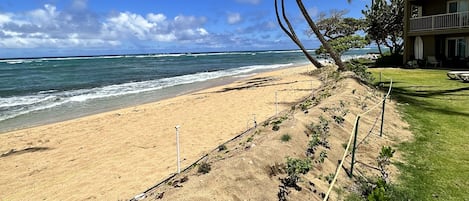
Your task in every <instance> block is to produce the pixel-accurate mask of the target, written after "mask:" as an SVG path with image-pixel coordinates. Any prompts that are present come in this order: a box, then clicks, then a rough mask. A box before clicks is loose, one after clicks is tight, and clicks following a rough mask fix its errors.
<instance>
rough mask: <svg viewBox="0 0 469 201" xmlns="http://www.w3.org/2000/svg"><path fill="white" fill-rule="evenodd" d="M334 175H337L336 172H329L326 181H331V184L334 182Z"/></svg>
mask: <svg viewBox="0 0 469 201" xmlns="http://www.w3.org/2000/svg"><path fill="white" fill-rule="evenodd" d="M334 177H335V174H334V173H330V174H328V175H327V176H326V181H327V183H329V184H330V183H332V180H333V179H334Z"/></svg>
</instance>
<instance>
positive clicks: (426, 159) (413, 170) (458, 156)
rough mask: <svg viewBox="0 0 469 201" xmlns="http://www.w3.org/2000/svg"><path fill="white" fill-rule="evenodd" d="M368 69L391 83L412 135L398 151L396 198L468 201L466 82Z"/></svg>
mask: <svg viewBox="0 0 469 201" xmlns="http://www.w3.org/2000/svg"><path fill="white" fill-rule="evenodd" d="M369 70H370V71H371V72H372V73H373V75H374V76H375V78H378V79H379V73H380V72H382V73H383V77H389V78H393V80H394V85H393V90H392V95H391V96H392V97H393V98H397V99H398V102H399V104H400V110H401V111H402V113H403V114H404V118H405V120H406V121H407V122H408V123H409V124H410V129H411V131H412V133H413V134H414V136H415V141H413V142H408V143H403V144H402V145H400V147H399V149H398V151H400V152H402V153H403V154H404V156H405V160H406V162H405V163H404V164H398V166H399V169H400V170H401V172H402V175H401V177H400V180H399V183H400V184H399V185H397V189H398V190H397V191H398V192H399V194H401V197H399V198H395V199H398V200H407V199H409V198H410V199H412V200H469V83H462V82H460V81H455V80H449V79H448V78H447V77H446V72H447V71H445V70H415V69H412V70H408V69H369ZM383 81H384V79H383ZM387 84H388V83H387ZM387 84H386V86H388V85H387Z"/></svg>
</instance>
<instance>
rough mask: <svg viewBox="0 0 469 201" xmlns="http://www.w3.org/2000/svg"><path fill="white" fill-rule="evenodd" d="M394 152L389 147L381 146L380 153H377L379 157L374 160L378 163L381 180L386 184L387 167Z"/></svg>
mask: <svg viewBox="0 0 469 201" xmlns="http://www.w3.org/2000/svg"><path fill="white" fill-rule="evenodd" d="M394 152H396V151H395V150H393V149H392V148H391V147H389V146H383V147H381V152H379V156H378V158H377V159H376V161H377V162H378V168H379V170H380V172H381V179H382V180H383V181H384V182H385V183H387V182H388V177H389V173H388V172H387V166H388V165H389V164H391V158H392V157H393V155H394Z"/></svg>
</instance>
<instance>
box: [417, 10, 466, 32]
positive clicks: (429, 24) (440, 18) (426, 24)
mask: <svg viewBox="0 0 469 201" xmlns="http://www.w3.org/2000/svg"><path fill="white" fill-rule="evenodd" d="M409 25H410V27H409V28H410V29H409V31H410V32H417V31H433V30H443V29H457V28H469V11H465V12H457V13H447V14H440V15H431V16H424V17H416V18H411V19H410V23H409Z"/></svg>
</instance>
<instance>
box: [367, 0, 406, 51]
mask: <svg viewBox="0 0 469 201" xmlns="http://www.w3.org/2000/svg"><path fill="white" fill-rule="evenodd" d="M362 13H363V15H365V19H366V23H367V24H368V25H367V29H366V30H365V31H366V33H367V34H368V37H369V38H370V39H371V40H374V41H375V42H376V44H378V47H380V46H379V45H380V44H382V45H384V46H386V47H388V48H389V50H390V51H391V54H393V55H397V54H400V53H401V51H402V48H403V45H404V40H403V34H404V23H403V19H404V0H375V2H374V3H373V4H372V5H371V7H370V6H366V10H363V11H362ZM380 53H381V49H380ZM381 54H382V53H381Z"/></svg>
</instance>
